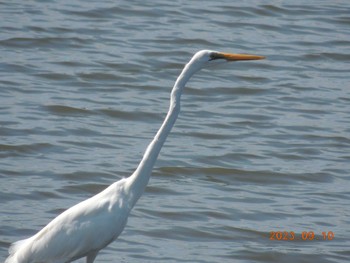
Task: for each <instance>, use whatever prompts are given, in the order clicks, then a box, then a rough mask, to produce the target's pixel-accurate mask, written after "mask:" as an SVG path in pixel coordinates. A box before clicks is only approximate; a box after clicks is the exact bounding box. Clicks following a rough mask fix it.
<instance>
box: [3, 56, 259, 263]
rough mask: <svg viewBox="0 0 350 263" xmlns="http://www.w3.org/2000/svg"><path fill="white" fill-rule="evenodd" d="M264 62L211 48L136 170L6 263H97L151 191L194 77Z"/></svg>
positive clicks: (188, 73)
mask: <svg viewBox="0 0 350 263" xmlns="http://www.w3.org/2000/svg"><path fill="white" fill-rule="evenodd" d="M263 58H264V57H263V56H256V55H247V54H230V53H222V52H217V51H210V50H202V51H199V52H197V53H196V54H195V55H194V56H193V57H192V59H191V60H190V62H189V63H188V64H187V65H186V66H185V67H184V69H183V70H182V72H181V74H180V76H179V77H178V78H177V80H176V82H175V85H174V87H173V89H172V91H171V96H170V107H169V111H168V114H167V116H166V118H165V120H164V122H163V124H162V125H161V127H160V129H159V130H158V132H157V134H156V136H155V137H154V139H153V140H152V141H151V143H150V144H149V145H148V147H147V149H146V152H145V153H144V156H143V158H142V160H141V162H140V164H139V165H138V167H137V169H136V170H135V172H134V173H133V174H132V175H131V176H130V177H128V178H123V179H121V180H120V181H117V182H115V183H113V184H112V185H110V186H109V187H107V188H106V189H105V190H103V191H102V192H100V193H98V194H96V195H95V196H93V197H91V198H89V199H87V200H85V201H82V202H81V203H78V204H77V205H75V206H73V207H71V208H69V209H68V210H66V211H64V212H63V213H62V214H60V215H58V216H57V217H56V218H55V219H53V220H52V221H51V222H50V223H49V224H48V225H46V226H45V227H44V228H43V229H42V230H40V231H39V232H38V233H37V234H35V235H34V236H32V237H30V238H28V239H24V240H20V241H17V242H15V243H13V244H12V245H11V247H10V249H9V254H10V255H9V257H8V258H7V259H6V261H5V263H44V262H45V263H66V262H71V261H73V260H76V259H79V258H82V257H86V262H87V263H92V262H93V261H94V260H95V258H96V256H97V253H98V252H99V251H100V250H101V249H102V248H104V247H106V246H107V245H108V244H109V243H111V242H112V241H114V240H115V239H116V238H117V237H118V236H119V235H120V233H121V232H122V231H123V229H124V227H125V224H126V221H127V218H128V215H129V213H130V210H131V209H132V208H133V207H134V205H135V203H136V202H137V200H138V199H139V198H140V196H141V195H142V193H143V191H144V189H145V188H146V186H147V183H148V181H149V178H150V175H151V172H152V168H153V166H154V163H155V162H156V159H157V157H158V154H159V152H160V150H161V148H162V146H163V144H164V142H165V140H166V138H167V136H168V134H169V132H170V130H171V128H172V127H173V125H174V123H175V121H176V119H177V116H178V114H179V111H180V97H181V93H182V91H183V89H184V87H185V84H186V83H187V81H188V80H189V79H190V78H191V77H192V75H193V74H194V73H196V72H197V71H198V70H200V69H201V68H203V67H205V66H207V65H208V64H211V63H212V62H213V61H216V60H222V61H238V60H257V59H263Z"/></svg>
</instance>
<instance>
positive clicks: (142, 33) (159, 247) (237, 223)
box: [0, 1, 350, 263]
mask: <svg viewBox="0 0 350 263" xmlns="http://www.w3.org/2000/svg"><path fill="white" fill-rule="evenodd" d="M0 6H1V8H0V10H1V11H0V12H1V25H0V27H1V31H0V54H1V55H0V58H1V60H0V61H1V62H0V63H1V64H0V95H1V96H0V109H1V110H0V136H1V140H0V157H1V159H0V196H1V200H2V202H1V205H0V222H1V228H0V237H1V239H0V257H1V258H2V259H4V258H6V256H7V249H8V247H9V245H10V243H12V242H14V241H16V240H19V239H23V238H25V237H28V236H30V235H33V234H34V233H36V231H38V230H39V229H41V228H42V227H43V226H44V225H45V224H47V223H48V222H49V221H50V220H51V219H53V218H54V217H55V216H56V215H57V214H58V213H60V212H61V211H63V210H64V209H66V208H68V207H70V206H72V205H74V204H75V203H77V202H79V201H82V200H84V199H86V198H88V197H90V196H92V195H94V194H96V193H98V192H99V191H101V190H103V189H104V188H105V187H107V186H108V185H109V184H111V183H112V182H114V181H116V180H118V179H120V178H122V177H125V176H128V175H129V174H131V173H132V171H133V170H134V169H135V167H136V166H137V164H138V162H139V160H140V159H141V157H142V154H143V152H144V150H145V148H146V147H147V145H148V143H149V142H150V140H151V139H152V138H153V136H154V134H155V132H156V131H157V129H158V128H159V126H160V124H161V122H162V120H163V118H164V117H165V114H166V111H167V109H168V103H169V102H168V98H169V92H170V90H171V87H172V85H173V83H174V81H175V79H176V77H177V75H178V74H179V73H180V71H181V69H182V67H183V65H184V64H185V63H186V62H187V61H188V60H189V59H190V58H191V56H192V54H193V53H195V52H196V51H198V50H200V49H214V50H220V51H227V52H244V53H253V54H259V55H265V56H267V59H266V60H264V61H250V62H242V63H232V64H228V65H225V66H221V67H220V68H213V69H208V70H203V71H201V72H200V73H198V74H197V75H196V76H195V77H193V79H192V80H191V81H190V83H188V85H187V87H186V90H185V94H184V95H183V101H182V112H181V114H180V117H179V119H178V121H177V123H176V125H175V127H174V129H173V131H172V133H171V135H170V137H169V138H168V140H167V142H166V144H165V146H164V148H163V150H162V152H161V154H160V157H159V160H158V162H157V164H156V167H155V169H154V173H153V175H152V178H151V180H150V183H149V186H148V187H147V189H146V192H145V194H144V196H143V197H142V198H141V199H140V200H139V202H138V204H137V205H136V207H135V208H134V210H133V212H132V213H131V215H130V218H129V222H128V225H127V227H126V228H125V230H124V232H123V233H122V235H121V236H120V237H119V239H118V240H117V241H116V242H114V243H112V244H111V245H110V246H109V247H108V248H106V249H104V250H102V251H101V253H100V254H99V255H98V257H97V260H96V262H180V261H181V262H326V263H330V262H337V263H338V262H347V261H348V259H349V258H350V250H349V246H350V241H349V238H350V236H349V231H348V230H349V223H350V222H349V218H350V209H349V201H348V200H349V198H350V190H349V189H350V181H349V180H350V176H349V171H350V155H349V152H350V128H349V127H350V117H349V116H350V108H349V103H350V90H349V81H350V77H349V70H350V64H349V60H350V53H349V46H350V37H349V36H350V30H349V29H350V16H349V14H350V4H349V3H348V1H332V2H329V1H308V2H307V3H305V2H304V1H294V2H293V3H292V2H290V3H289V4H287V3H284V2H274V1H272V2H271V1H250V2H249V3H245V2H242V1H241V2H237V3H232V1H215V2H211V3H207V2H206V3H205V4H203V3H200V2H193V3H192V2H184V1H171V2H166V3H164V2H163V1H151V2H148V3H140V2H134V1H103V2H96V1H59V2H54V1H50V2H46V1H26V2H25V3H24V2H23V1H10V2H6V3H5V2H4V3H2V4H0ZM271 231H276V232H277V231H282V232H283V231H287V232H290V231H293V232H294V233H295V235H296V238H297V239H298V240H294V241H281V240H270V232H271ZM305 231H306V232H310V231H313V232H314V233H315V235H316V236H315V239H314V240H302V233H303V232H305ZM330 231H332V232H333V233H334V239H333V240H323V235H322V232H325V233H327V234H328V233H329V232H330ZM316 239H318V240H316ZM78 262H84V260H78Z"/></svg>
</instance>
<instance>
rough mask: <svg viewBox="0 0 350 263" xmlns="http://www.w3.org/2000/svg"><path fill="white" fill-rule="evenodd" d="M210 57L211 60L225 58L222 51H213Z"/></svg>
mask: <svg viewBox="0 0 350 263" xmlns="http://www.w3.org/2000/svg"><path fill="white" fill-rule="evenodd" d="M209 57H210V59H209V61H212V60H215V59H224V57H223V56H222V55H221V54H220V53H216V52H212V53H210V55H209Z"/></svg>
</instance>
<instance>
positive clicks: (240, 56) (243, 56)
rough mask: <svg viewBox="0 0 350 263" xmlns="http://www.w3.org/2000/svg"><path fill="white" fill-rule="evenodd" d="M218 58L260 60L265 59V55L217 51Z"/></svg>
mask: <svg viewBox="0 0 350 263" xmlns="http://www.w3.org/2000/svg"><path fill="white" fill-rule="evenodd" d="M217 58H223V59H226V60H227V61H239V60H258V59H264V58H265V57H264V56H257V55H250V54H231V53H221V52H220V53H217Z"/></svg>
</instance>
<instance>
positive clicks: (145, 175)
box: [128, 63, 196, 207]
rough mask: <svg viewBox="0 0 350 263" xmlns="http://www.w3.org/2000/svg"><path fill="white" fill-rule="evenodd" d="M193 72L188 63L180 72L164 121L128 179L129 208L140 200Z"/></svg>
mask: <svg viewBox="0 0 350 263" xmlns="http://www.w3.org/2000/svg"><path fill="white" fill-rule="evenodd" d="M195 72H196V70H195V69H193V67H192V68H191V65H190V63H188V64H187V65H186V66H185V68H184V69H183V70H182V72H181V74H180V76H179V77H178V78H177V80H176V82H175V85H174V87H173V89H172V91H171V96H170V107H169V111H168V114H167V116H166V117H165V120H164V122H163V124H162V126H161V127H160V129H159V130H158V132H157V134H156V136H155V137H154V139H153V140H152V141H151V143H150V144H149V145H148V147H147V149H146V152H145V153H144V155H143V158H142V160H141V162H140V164H139V165H138V167H137V169H136V170H135V172H134V173H133V174H132V175H131V176H130V177H129V178H128V180H129V187H130V188H129V193H130V194H131V196H130V199H131V200H130V201H131V207H133V206H134V205H135V203H136V201H137V200H138V199H139V198H140V196H141V195H142V193H143V191H144V189H145V188H146V186H147V184H148V181H149V178H150V176H151V173H152V169H153V166H154V164H155V162H156V160H157V157H158V154H159V152H160V150H161V148H162V146H163V144H164V142H165V140H166V138H167V137H168V135H169V133H170V131H171V129H172V127H173V126H174V124H175V121H176V119H177V116H178V115H179V112H180V99H181V94H182V91H183V89H184V87H185V85H186V83H187V81H188V80H189V79H190V78H191V77H192V75H193V74H194V73H195Z"/></svg>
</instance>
